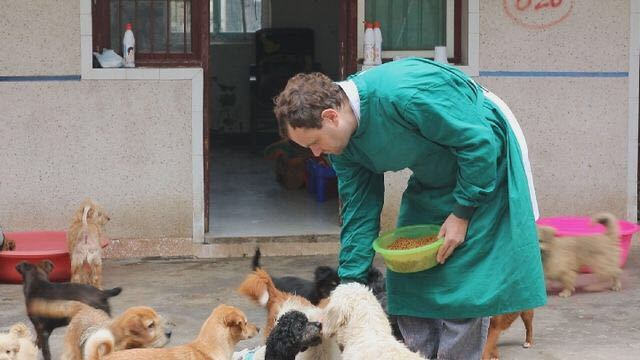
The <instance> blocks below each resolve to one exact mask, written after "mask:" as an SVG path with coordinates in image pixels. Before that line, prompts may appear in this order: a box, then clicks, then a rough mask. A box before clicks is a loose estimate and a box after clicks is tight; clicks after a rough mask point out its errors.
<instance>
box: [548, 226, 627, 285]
mask: <svg viewBox="0 0 640 360" xmlns="http://www.w3.org/2000/svg"><path fill="white" fill-rule="evenodd" d="M593 221H594V222H598V223H600V224H602V225H604V226H605V227H606V231H605V232H604V234H598V235H592V236H580V237H557V236H555V234H556V232H555V229H554V228H551V227H547V226H539V227H538V237H539V238H540V249H541V250H542V262H543V266H544V276H545V277H546V278H547V279H550V280H559V281H560V282H562V285H563V286H564V289H563V290H562V291H561V292H560V294H559V295H560V296H561V297H569V296H571V294H572V293H573V292H574V291H575V286H574V284H575V280H576V277H577V276H578V271H579V270H580V268H581V267H582V266H589V267H590V268H591V271H592V272H593V273H594V274H595V275H596V276H597V277H598V278H599V279H607V280H610V281H611V282H612V285H611V289H612V290H614V291H619V290H620V289H621V288H622V285H621V283H620V275H621V274H622V270H621V269H620V247H619V241H620V240H619V238H618V233H619V232H618V221H617V219H616V217H615V216H614V215H612V214H609V213H602V214H598V215H596V216H594V217H593ZM596 285H597V284H596ZM590 288H592V289H595V287H590Z"/></svg>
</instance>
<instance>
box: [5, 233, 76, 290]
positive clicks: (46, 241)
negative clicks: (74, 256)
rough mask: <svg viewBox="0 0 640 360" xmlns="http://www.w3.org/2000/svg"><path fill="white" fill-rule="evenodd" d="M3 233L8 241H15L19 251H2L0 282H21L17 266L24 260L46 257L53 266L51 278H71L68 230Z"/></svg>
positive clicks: (35, 261)
mask: <svg viewBox="0 0 640 360" xmlns="http://www.w3.org/2000/svg"><path fill="white" fill-rule="evenodd" d="M4 236H5V241H6V240H7V239H8V240H13V241H15V242H16V250H15V251H2V252H0V283H9V284H20V283H22V275H20V273H19V272H18V271H17V270H16V265H18V263H20V262H21V261H28V262H30V263H32V264H37V263H39V262H40V261H42V260H45V259H48V260H51V262H53V265H54V268H53V271H51V273H50V274H49V280H51V281H57V282H62V281H69V279H70V278H71V260H70V258H69V251H68V250H67V232H66V231H28V232H6V233H4Z"/></svg>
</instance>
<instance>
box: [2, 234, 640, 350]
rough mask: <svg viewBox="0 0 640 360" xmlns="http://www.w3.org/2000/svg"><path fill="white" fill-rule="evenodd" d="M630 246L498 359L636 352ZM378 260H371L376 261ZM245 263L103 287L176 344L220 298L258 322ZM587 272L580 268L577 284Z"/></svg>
mask: <svg viewBox="0 0 640 360" xmlns="http://www.w3.org/2000/svg"><path fill="white" fill-rule="evenodd" d="M635 245H636V246H635V247H634V249H633V250H632V252H631V254H630V256H629V261H628V263H627V265H626V267H625V272H624V277H623V283H622V284H623V290H622V292H619V293H614V292H610V291H605V292H600V293H584V292H580V293H578V294H576V295H574V296H572V297H570V298H568V299H562V298H559V297H557V296H555V295H550V297H549V303H548V305H547V306H545V307H543V308H540V309H538V310H536V314H535V319H534V345H533V347H532V348H531V349H523V348H522V347H521V343H522V341H523V340H524V328H523V326H522V324H521V323H520V322H517V323H514V325H513V326H512V327H511V328H510V329H509V330H508V331H506V332H505V334H503V336H502V337H501V338H500V341H499V346H500V350H501V353H502V356H503V359H576V360H578V359H580V360H582V359H616V360H618V359H620V360H622V359H638V358H640V355H639V354H640V310H639V309H640V276H639V275H640V272H639V269H640V249H639V247H638V246H637V244H635ZM379 260H380V259H376V265H377V266H379V267H381V266H382V265H381V264H380V263H379ZM249 263H250V259H248V258H236V259H216V260H207V261H203V260H194V259H178V260H166V259H164V260H127V261H124V260H119V261H115V260H108V261H106V262H105V265H104V267H105V271H104V273H105V278H104V283H105V286H106V287H113V286H122V287H123V288H124V291H123V292H122V294H120V295H119V296H117V297H115V298H113V301H112V302H111V304H112V307H113V313H114V314H119V313H121V312H122V311H123V310H124V309H125V308H126V307H129V306H134V305H143V304H144V305H149V306H152V307H154V308H155V309H156V310H157V311H159V312H160V313H163V314H164V315H165V316H167V317H168V318H170V319H171V320H172V321H173V322H175V323H176V327H175V329H174V332H173V334H174V335H173V338H172V340H171V344H172V345H176V344H182V343H185V342H188V341H190V340H191V339H193V338H195V336H196V334H197V332H198V331H199V328H200V326H201V324H202V322H203V321H204V319H206V317H207V316H208V314H209V313H210V312H211V310H212V309H213V308H214V307H215V306H216V305H218V304H220V303H226V304H232V305H235V306H237V307H239V308H241V309H242V310H243V311H245V312H246V314H247V316H248V318H249V320H250V321H253V322H256V323H257V324H259V326H261V327H262V326H264V321H265V312H264V310H263V309H261V308H258V307H257V306H255V305H253V304H252V303H250V302H249V301H247V300H245V299H244V298H242V297H240V296H239V295H238V294H237V293H236V292H235V288H236V287H237V285H238V284H239V283H240V282H241V281H242V280H243V278H244V276H245V275H246V273H247V272H248V270H249V267H250V265H249ZM262 264H263V266H264V267H265V268H266V269H267V270H268V271H270V272H271V273H272V274H274V275H284V274H300V275H310V274H311V273H312V271H313V269H314V268H315V266H317V265H320V264H328V265H335V264H336V257H335V256H314V257H265V258H263V259H262ZM292 269H295V270H292ZM590 278H591V275H583V276H582V277H581V278H580V279H579V283H580V284H583V283H586V282H588V281H589V280H590ZM0 319H1V321H0V330H1V331H6V329H7V328H8V327H9V326H10V325H11V324H13V323H14V322H16V321H24V322H26V323H28V324H30V323H29V320H28V318H27V317H26V315H25V311H24V303H23V296H22V289H21V286H19V285H0ZM63 336H64V329H62V328H60V329H57V330H55V331H54V333H53V336H52V337H51V347H52V352H53V355H54V358H56V359H57V358H58V357H59V355H60V353H61V346H62V338H63ZM261 341H262V338H261V336H258V337H257V338H254V339H252V340H247V341H243V342H241V343H240V344H239V345H238V349H241V348H244V347H253V346H255V345H258V344H259V343H260V342H261ZM394 360H395V359H394Z"/></svg>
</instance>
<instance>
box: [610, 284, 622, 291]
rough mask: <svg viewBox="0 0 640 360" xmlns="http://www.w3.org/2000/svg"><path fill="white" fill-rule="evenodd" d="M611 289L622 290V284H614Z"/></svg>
mask: <svg viewBox="0 0 640 360" xmlns="http://www.w3.org/2000/svg"><path fill="white" fill-rule="evenodd" d="M611 290H613V291H620V290H622V286H621V285H620V284H616V285H613V286H612V287H611Z"/></svg>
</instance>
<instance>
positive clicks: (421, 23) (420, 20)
mask: <svg viewBox="0 0 640 360" xmlns="http://www.w3.org/2000/svg"><path fill="white" fill-rule="evenodd" d="M425 7H426V6H425V5H424V3H423V2H420V3H418V11H416V13H418V14H420V16H418V43H417V46H416V48H419V47H420V45H422V32H423V29H424V28H423V26H424V10H425Z"/></svg>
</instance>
